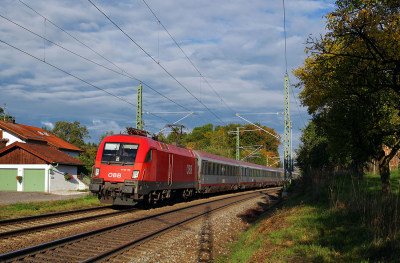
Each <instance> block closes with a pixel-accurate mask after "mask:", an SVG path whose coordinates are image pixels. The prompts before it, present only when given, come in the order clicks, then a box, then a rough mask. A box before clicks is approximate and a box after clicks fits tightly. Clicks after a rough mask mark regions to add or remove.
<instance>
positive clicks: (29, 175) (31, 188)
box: [24, 169, 45, 192]
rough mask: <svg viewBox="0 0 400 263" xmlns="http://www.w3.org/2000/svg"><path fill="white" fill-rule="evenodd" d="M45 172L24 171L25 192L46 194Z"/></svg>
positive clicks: (36, 170)
mask: <svg viewBox="0 0 400 263" xmlns="http://www.w3.org/2000/svg"><path fill="white" fill-rule="evenodd" d="M44 184H45V170H44V169H25V170H24V191H28V192H44Z"/></svg>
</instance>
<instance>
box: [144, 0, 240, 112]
mask: <svg viewBox="0 0 400 263" xmlns="http://www.w3.org/2000/svg"><path fill="white" fill-rule="evenodd" d="M143 2H144V3H145V4H146V6H147V8H148V9H149V10H150V12H151V13H152V14H153V15H154V17H155V18H156V19H157V21H158V24H159V25H161V26H162V27H163V28H164V30H165V32H167V33H168V35H169V36H170V37H171V39H172V40H173V41H174V42H175V44H176V45H177V46H178V48H179V49H180V50H181V51H182V53H183V54H184V55H185V57H186V58H187V59H188V60H189V62H190V63H191V64H192V66H193V67H194V68H195V69H196V71H197V72H198V73H199V74H200V77H201V78H203V79H204V81H205V82H206V83H207V84H208V86H210V88H211V89H212V90H213V91H214V93H215V94H216V95H217V96H218V97H219V98H220V99H221V100H222V101H223V102H224V104H225V105H226V106H227V107H228V108H229V109H230V110H231V112H232V113H233V115H234V116H235V112H234V111H233V110H232V109H231V107H229V105H228V104H226V102H225V101H224V100H223V99H222V98H221V97H220V96H219V94H218V93H217V92H216V91H215V89H214V88H213V87H212V86H211V84H210V83H209V82H208V81H207V80H206V79H205V78H204V76H203V75H202V74H201V72H200V70H199V69H198V68H197V67H196V66H195V65H194V63H193V62H192V60H191V59H190V58H189V57H188V56H187V55H186V53H185V51H183V49H182V48H181V46H180V45H179V44H178V42H176V40H175V39H174V38H173V37H172V35H171V34H170V33H169V31H168V30H167V29H166V28H165V26H164V25H163V23H162V22H161V21H160V19H159V18H158V17H157V15H156V14H155V13H154V12H153V10H152V9H151V8H150V6H149V5H148V4H147V3H146V1H145V0H143Z"/></svg>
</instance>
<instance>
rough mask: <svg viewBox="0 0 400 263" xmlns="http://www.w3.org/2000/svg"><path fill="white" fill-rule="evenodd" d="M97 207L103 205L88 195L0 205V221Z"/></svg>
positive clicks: (94, 197)
mask: <svg viewBox="0 0 400 263" xmlns="http://www.w3.org/2000/svg"><path fill="white" fill-rule="evenodd" d="M98 206H104V204H101V203H100V202H99V200H98V199H97V197H96V196H88V195H87V196H85V197H82V198H76V199H68V200H57V201H46V202H31V203H17V204H11V205H0V220H4V219H10V218H16V217H25V216H33V215H41V214H48V213H55V212H61V211H68V210H76V209H83V208H91V207H98Z"/></svg>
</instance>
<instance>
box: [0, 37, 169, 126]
mask: <svg viewBox="0 0 400 263" xmlns="http://www.w3.org/2000/svg"><path fill="white" fill-rule="evenodd" d="M0 42H2V43H4V44H6V45H8V46H10V47H12V48H14V49H16V50H18V51H20V52H22V53H24V54H26V55H28V56H30V57H32V58H35V59H37V60H39V61H41V62H43V63H45V64H47V65H49V66H51V67H53V68H55V69H57V70H59V71H61V72H63V73H65V74H67V75H69V76H71V77H73V78H75V79H77V80H80V81H82V82H84V83H86V84H88V85H90V86H92V87H94V88H96V89H98V90H100V91H102V92H105V93H107V94H108V95H110V96H113V97H115V98H117V99H119V100H121V101H123V102H125V103H128V104H130V105H132V106H134V107H136V104H133V103H132V102H129V101H127V100H125V99H123V98H121V97H119V96H117V95H115V94H113V93H111V92H109V91H106V90H104V89H102V88H100V87H97V86H96V85H93V84H92V83H90V82H88V81H86V80H84V79H81V78H79V77H77V76H75V75H73V74H72V73H69V72H67V71H65V70H63V69H61V68H59V67H57V66H55V65H53V64H50V63H49V62H46V61H44V60H42V59H40V58H38V57H36V56H34V55H32V54H30V53H28V52H26V51H24V50H22V49H20V48H17V47H15V46H13V45H11V44H9V43H7V42H5V41H3V40H1V39H0ZM149 114H151V115H153V116H155V117H157V118H159V119H161V120H163V121H166V122H169V121H168V120H166V119H164V118H163V117H160V116H158V115H155V114H153V113H149Z"/></svg>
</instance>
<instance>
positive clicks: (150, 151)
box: [89, 133, 198, 205]
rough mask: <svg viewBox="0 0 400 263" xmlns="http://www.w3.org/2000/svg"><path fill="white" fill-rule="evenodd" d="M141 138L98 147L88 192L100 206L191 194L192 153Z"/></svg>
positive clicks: (126, 138)
mask: <svg viewBox="0 0 400 263" xmlns="http://www.w3.org/2000/svg"><path fill="white" fill-rule="evenodd" d="M143 135H145V134H141V133H136V135H113V136H108V137H107V138H105V139H104V140H103V142H102V143H101V144H100V146H99V150H98V152H97V157H96V164H95V168H94V175H93V177H92V179H91V184H90V185H89V190H90V191H91V192H92V193H93V194H94V195H98V197H99V200H100V201H101V202H102V203H110V204H115V205H135V204H137V203H138V202H140V201H143V200H144V201H145V202H149V203H150V202H152V201H157V200H162V199H164V198H170V197H174V196H176V195H179V196H183V197H185V196H190V195H192V194H193V193H194V190H195V189H196V188H197V184H198V183H197V182H198V181H197V165H196V156H195V154H194V152H193V151H192V150H188V149H183V148H179V147H176V146H173V145H169V144H166V143H163V142H158V141H155V140H153V139H151V138H148V137H146V136H143Z"/></svg>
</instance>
